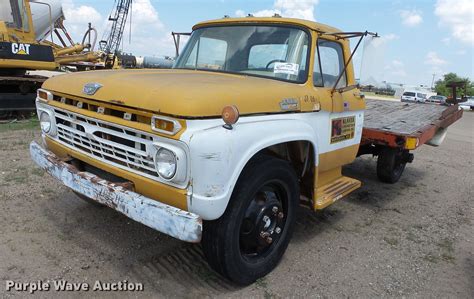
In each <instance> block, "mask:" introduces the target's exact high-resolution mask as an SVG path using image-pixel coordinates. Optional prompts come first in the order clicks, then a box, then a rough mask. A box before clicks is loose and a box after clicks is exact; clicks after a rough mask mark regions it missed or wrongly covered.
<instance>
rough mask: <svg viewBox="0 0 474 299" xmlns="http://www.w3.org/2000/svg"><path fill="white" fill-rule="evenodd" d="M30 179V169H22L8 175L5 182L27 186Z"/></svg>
mask: <svg viewBox="0 0 474 299" xmlns="http://www.w3.org/2000/svg"><path fill="white" fill-rule="evenodd" d="M28 179H29V173H28V169H27V168H26V167H21V168H18V169H16V170H14V171H13V172H11V173H9V174H7V175H6V176H5V177H4V179H3V180H4V182H5V183H13V184H25V183H27V182H28Z"/></svg>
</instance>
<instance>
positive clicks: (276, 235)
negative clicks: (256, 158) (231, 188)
mask: <svg viewBox="0 0 474 299" xmlns="http://www.w3.org/2000/svg"><path fill="white" fill-rule="evenodd" d="M284 225H285V213H284V211H283V207H282V204H281V202H280V201H279V200H278V197H277V195H276V194H275V192H272V191H264V192H260V193H258V194H257V196H256V198H255V199H254V200H253V201H252V203H251V204H250V206H249V207H248V209H247V211H246V215H245V219H244V223H243V225H242V228H241V247H242V249H243V253H245V254H259V253H261V252H263V251H265V250H266V249H267V248H268V247H269V246H270V245H271V244H273V243H275V242H277V241H278V240H279V239H280V236H281V233H282V231H283V228H284Z"/></svg>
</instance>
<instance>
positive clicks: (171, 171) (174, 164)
mask: <svg viewBox="0 0 474 299" xmlns="http://www.w3.org/2000/svg"><path fill="white" fill-rule="evenodd" d="M154 161H155V168H156V172H157V173H158V175H159V176H160V177H161V178H163V179H165V180H171V179H173V178H174V176H175V175H176V172H177V170H178V159H177V158H176V154H175V153H174V152H172V151H170V150H169V149H167V148H164V147H162V148H160V149H158V150H157V151H156V153H155V159H154Z"/></svg>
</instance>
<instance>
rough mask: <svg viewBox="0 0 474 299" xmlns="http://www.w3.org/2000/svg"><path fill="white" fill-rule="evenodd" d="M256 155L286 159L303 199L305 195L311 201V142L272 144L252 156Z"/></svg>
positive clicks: (312, 173) (312, 183) (312, 161)
mask: <svg viewBox="0 0 474 299" xmlns="http://www.w3.org/2000/svg"><path fill="white" fill-rule="evenodd" d="M258 155H269V156H273V157H276V158H279V159H282V160H285V161H288V162H289V163H290V164H291V166H292V167H293V169H294V170H295V173H296V175H297V176H298V179H299V183H300V190H301V195H302V196H303V199H304V198H305V197H306V199H307V201H308V203H309V202H310V201H311V199H312V198H313V192H314V188H313V187H314V171H315V168H314V165H315V151H314V146H313V144H312V143H311V142H309V141H305V140H300V141H289V142H284V143H279V144H274V145H271V146H269V147H266V148H264V149H262V150H261V151H259V152H258V153H257V154H256V155H255V156H254V157H256V156H258ZM252 159H253V158H252Z"/></svg>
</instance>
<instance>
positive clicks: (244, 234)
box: [202, 156, 299, 285]
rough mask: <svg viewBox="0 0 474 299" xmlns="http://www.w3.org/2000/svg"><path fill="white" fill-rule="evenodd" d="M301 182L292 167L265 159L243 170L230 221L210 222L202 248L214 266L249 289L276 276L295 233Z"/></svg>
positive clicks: (226, 218) (230, 208)
mask: <svg viewBox="0 0 474 299" xmlns="http://www.w3.org/2000/svg"><path fill="white" fill-rule="evenodd" d="M298 200H299V185H298V178H297V176H296V174H295V172H294V170H293V168H292V167H291V166H290V164H289V163H288V162H286V161H283V160H280V159H276V158H273V157H268V156H260V157H258V158H255V159H253V160H251V161H250V162H249V164H248V165H247V166H246V167H245V169H244V170H243V172H242V174H241V176H240V178H239V180H238V182H237V185H236V186H235V188H234V191H233V194H232V197H231V199H230V202H229V204H228V206H227V209H226V211H225V212H224V215H222V216H221V217H220V218H219V219H217V220H214V221H206V222H204V230H203V238H202V247H203V251H204V254H205V256H206V259H207V261H208V263H209V265H210V266H211V267H212V268H213V269H214V270H215V271H217V272H218V273H220V274H221V275H223V276H225V277H227V278H228V279H230V280H231V281H233V282H235V283H237V284H240V285H248V284H251V283H253V282H254V281H255V280H257V279H258V278H260V277H263V276H265V275H266V274H268V273H269V272H271V271H272V270H273V269H274V268H275V267H276V266H277V265H278V263H279V261H280V260H281V258H282V256H283V254H284V253H285V251H286V248H287V246H288V243H289V241H290V239H291V235H292V233H293V228H294V224H295V213H296V209H297V207H298Z"/></svg>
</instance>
